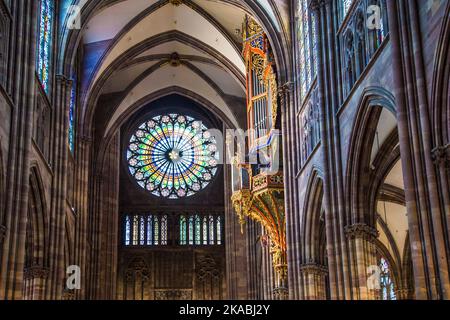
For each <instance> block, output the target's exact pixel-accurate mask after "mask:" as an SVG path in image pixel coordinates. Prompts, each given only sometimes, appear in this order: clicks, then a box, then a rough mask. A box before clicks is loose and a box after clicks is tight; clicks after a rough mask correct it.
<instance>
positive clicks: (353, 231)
mask: <svg viewBox="0 0 450 320" xmlns="http://www.w3.org/2000/svg"><path fill="white" fill-rule="evenodd" d="M344 231H345V236H346V237H347V239H365V240H368V241H370V242H374V241H375V240H376V239H377V238H378V236H379V232H378V230H377V229H375V228H373V227H371V226H368V225H367V224H364V223H355V224H352V225H349V226H346V227H345V228H344Z"/></svg>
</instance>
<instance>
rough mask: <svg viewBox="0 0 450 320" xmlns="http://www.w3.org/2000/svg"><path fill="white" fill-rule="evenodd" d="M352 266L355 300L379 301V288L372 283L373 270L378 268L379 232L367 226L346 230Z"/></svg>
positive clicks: (362, 225)
mask: <svg viewBox="0 0 450 320" xmlns="http://www.w3.org/2000/svg"><path fill="white" fill-rule="evenodd" d="M345 234H346V236H347V239H348V248H349V255H350V260H351V262H352V265H353V266H355V267H354V268H355V269H354V271H353V272H352V276H353V277H352V284H353V294H354V299H358V300H375V299H377V286H376V285H375V284H374V283H373V282H372V281H370V279H369V278H370V276H371V270H374V269H375V268H377V267H378V262H377V252H376V246H375V240H376V239H377V238H378V231H377V230H376V229H375V228H372V227H370V226H368V225H365V224H354V225H351V226H348V227H346V228H345Z"/></svg>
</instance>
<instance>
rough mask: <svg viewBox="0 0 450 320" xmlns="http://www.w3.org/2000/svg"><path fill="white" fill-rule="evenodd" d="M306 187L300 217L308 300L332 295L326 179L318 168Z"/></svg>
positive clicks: (304, 285)
mask: <svg viewBox="0 0 450 320" xmlns="http://www.w3.org/2000/svg"><path fill="white" fill-rule="evenodd" d="M307 190H308V191H307V193H306V202H305V206H304V216H303V218H302V221H301V234H302V238H301V243H302V257H301V259H302V265H301V267H300V270H301V275H302V279H301V282H302V287H303V293H302V296H303V297H304V299H307V300H325V299H327V298H329V273H328V258H327V250H326V247H327V238H326V227H325V212H324V207H323V194H324V189H323V180H322V176H321V174H320V172H319V171H318V170H317V169H313V171H312V173H311V176H310V178H309V183H308V188H307ZM308 288H309V289H308ZM311 288H312V289H311Z"/></svg>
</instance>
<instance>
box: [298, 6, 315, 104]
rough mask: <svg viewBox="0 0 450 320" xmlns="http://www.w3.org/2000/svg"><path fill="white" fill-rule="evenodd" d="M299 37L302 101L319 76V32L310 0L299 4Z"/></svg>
mask: <svg viewBox="0 0 450 320" xmlns="http://www.w3.org/2000/svg"><path fill="white" fill-rule="evenodd" d="M297 37H298V45H299V51H298V52H299V57H298V59H299V66H300V75H299V83H300V92H301V98H302V100H303V99H304V98H305V97H306V94H307V92H308V90H309V88H310V87H311V84H312V82H313V79H314V77H315V76H316V75H317V64H318V57H317V30H316V20H315V18H314V16H313V15H310V13H309V11H308V0H301V1H299V3H298V26H297Z"/></svg>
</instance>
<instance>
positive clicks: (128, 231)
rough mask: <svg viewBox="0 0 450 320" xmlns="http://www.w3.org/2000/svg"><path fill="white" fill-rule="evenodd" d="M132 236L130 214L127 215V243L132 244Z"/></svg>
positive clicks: (127, 244)
mask: <svg viewBox="0 0 450 320" xmlns="http://www.w3.org/2000/svg"><path fill="white" fill-rule="evenodd" d="M130 238H131V218H130V216H126V217H125V245H126V246H129V245H130Z"/></svg>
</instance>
